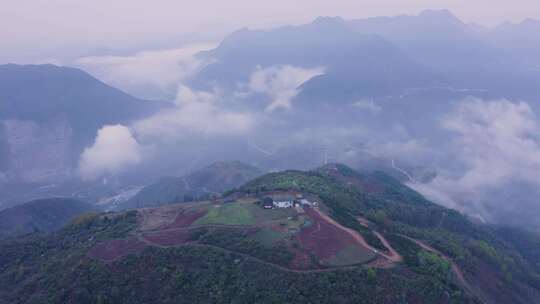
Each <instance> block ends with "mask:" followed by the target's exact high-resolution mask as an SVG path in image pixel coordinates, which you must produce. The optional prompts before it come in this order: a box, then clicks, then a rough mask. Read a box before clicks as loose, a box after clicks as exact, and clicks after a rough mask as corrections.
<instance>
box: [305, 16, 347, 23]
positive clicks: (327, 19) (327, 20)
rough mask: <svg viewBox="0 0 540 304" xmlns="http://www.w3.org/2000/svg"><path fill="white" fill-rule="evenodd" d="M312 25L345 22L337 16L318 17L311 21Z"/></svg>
mask: <svg viewBox="0 0 540 304" xmlns="http://www.w3.org/2000/svg"><path fill="white" fill-rule="evenodd" d="M313 23H314V24H343V23H345V20H344V19H343V18H341V17H339V16H334V17H331V16H319V17H317V18H315V20H313Z"/></svg>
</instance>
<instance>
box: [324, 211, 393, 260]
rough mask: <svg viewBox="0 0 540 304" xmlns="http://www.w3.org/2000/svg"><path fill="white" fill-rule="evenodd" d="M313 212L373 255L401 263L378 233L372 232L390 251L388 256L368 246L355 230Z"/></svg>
mask: <svg viewBox="0 0 540 304" xmlns="http://www.w3.org/2000/svg"><path fill="white" fill-rule="evenodd" d="M315 211H316V212H317V213H318V214H319V216H321V218H323V219H324V220H326V221H328V222H329V223H331V224H333V225H334V226H336V227H338V228H340V229H342V230H343V231H345V232H347V233H348V234H350V235H351V236H352V237H353V238H354V239H355V240H356V241H357V242H358V243H359V244H360V245H362V246H364V247H366V248H368V249H369V250H371V251H372V252H374V253H375V254H377V255H379V256H382V257H384V258H386V259H387V260H388V261H390V262H392V263H400V262H402V261H403V257H402V256H401V255H400V254H399V253H397V251H395V250H394V248H392V246H390V243H389V242H388V241H387V240H386V239H385V238H384V237H383V236H382V235H381V234H380V233H378V232H375V231H373V232H374V234H375V236H377V237H378V238H379V240H380V241H381V242H382V243H383V244H384V246H386V248H388V250H389V251H390V254H385V253H383V252H381V251H380V250H377V249H376V248H374V247H373V246H371V245H369V244H368V242H366V240H365V239H364V237H363V236H362V235H361V234H360V233H359V232H358V231H355V230H353V229H351V228H347V227H345V226H343V225H341V224H340V223H338V222H336V221H335V220H334V219H332V218H331V217H329V216H328V215H326V214H325V213H323V212H321V211H320V210H319V209H316V210H315Z"/></svg>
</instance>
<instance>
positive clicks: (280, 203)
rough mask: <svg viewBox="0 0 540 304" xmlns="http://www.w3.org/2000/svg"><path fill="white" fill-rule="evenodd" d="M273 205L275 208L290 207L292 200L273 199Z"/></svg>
mask: <svg viewBox="0 0 540 304" xmlns="http://www.w3.org/2000/svg"><path fill="white" fill-rule="evenodd" d="M274 206H275V207H276V208H292V207H293V201H274Z"/></svg>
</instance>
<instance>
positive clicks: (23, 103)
mask: <svg viewBox="0 0 540 304" xmlns="http://www.w3.org/2000/svg"><path fill="white" fill-rule="evenodd" d="M157 107H158V103H154V104H152V103H150V102H146V101H142V100H139V99H136V98H133V97H131V96H129V95H127V94H125V93H123V92H122V91H119V90H117V89H115V88H112V87H110V86H107V85H106V84H104V83H102V82H101V81H99V80H97V79H95V78H93V77H91V76H90V75H88V74H87V73H85V72H83V71H81V70H77V69H73V68H65V67H58V66H53V65H26V66H23V65H2V66H0V134H2V135H1V136H0V153H1V157H0V159H2V161H1V163H0V171H3V175H4V176H5V178H8V179H10V180H12V181H20V182H29V183H33V182H37V183H41V182H55V181H58V180H62V179H65V178H69V177H70V176H71V174H72V171H73V169H75V168H76V165H77V162H78V157H79V154H80V153H81V152H82V150H83V148H84V147H86V146H88V145H89V144H91V143H92V142H93V139H94V137H95V134H96V132H97V130H98V129H99V128H100V127H101V126H103V125H105V124H116V123H126V122H129V121H131V120H134V119H136V118H141V117H144V116H146V115H149V114H150V113H152V112H153V111H154V110H155V109H157Z"/></svg>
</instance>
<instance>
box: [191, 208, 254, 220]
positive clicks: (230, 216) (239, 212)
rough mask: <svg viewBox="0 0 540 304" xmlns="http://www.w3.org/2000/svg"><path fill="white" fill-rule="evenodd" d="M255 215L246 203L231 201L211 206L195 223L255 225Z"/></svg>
mask: <svg viewBox="0 0 540 304" xmlns="http://www.w3.org/2000/svg"><path fill="white" fill-rule="evenodd" d="M255 223H256V221H255V218H254V216H253V215H252V214H251V212H250V211H249V210H248V208H247V207H246V205H244V204H239V203H230V204H224V205H217V206H211V207H210V208H209V209H208V213H207V214H206V215H205V216H204V217H202V218H200V219H198V220H197V221H196V222H195V225H254V224H255Z"/></svg>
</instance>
